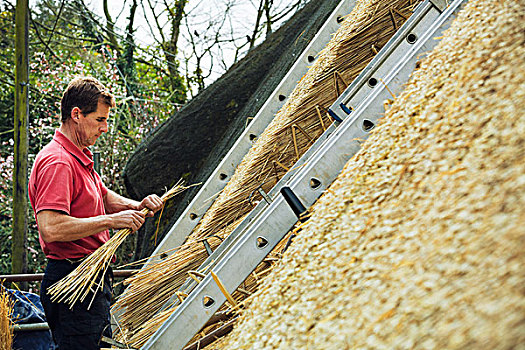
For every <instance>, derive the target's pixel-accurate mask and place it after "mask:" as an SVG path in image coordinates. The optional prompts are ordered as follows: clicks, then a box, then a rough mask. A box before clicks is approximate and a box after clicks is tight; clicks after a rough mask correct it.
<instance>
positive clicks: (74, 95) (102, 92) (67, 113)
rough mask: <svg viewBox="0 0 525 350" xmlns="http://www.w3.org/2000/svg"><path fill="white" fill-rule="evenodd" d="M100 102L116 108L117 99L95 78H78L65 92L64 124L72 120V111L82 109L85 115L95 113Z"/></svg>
mask: <svg viewBox="0 0 525 350" xmlns="http://www.w3.org/2000/svg"><path fill="white" fill-rule="evenodd" d="M98 101H100V102H102V103H104V104H106V105H108V106H110V107H115V97H114V96H113V95H112V94H111V93H110V92H109V91H108V90H107V89H106V88H105V87H104V85H102V84H101V83H100V82H99V81H98V80H97V79H95V78H93V77H76V78H75V79H73V80H72V81H71V82H70V83H69V85H68V86H67V88H66V91H64V95H62V100H61V101H60V112H61V114H62V118H61V119H62V122H65V121H66V120H68V119H69V118H71V110H72V109H73V108H74V107H78V108H80V111H81V112H82V113H83V114H89V113H93V112H95V111H96V110H97V107H98Z"/></svg>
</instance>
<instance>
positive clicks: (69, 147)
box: [53, 130, 93, 169]
mask: <svg viewBox="0 0 525 350" xmlns="http://www.w3.org/2000/svg"><path fill="white" fill-rule="evenodd" d="M53 140H55V141H56V142H58V143H59V144H60V145H61V146H62V147H64V148H65V150H66V151H68V152H69V153H71V154H72V155H73V156H74V157H75V158H76V159H78V161H79V162H80V163H82V164H83V165H84V166H85V167H87V168H89V169H92V168H93V153H91V151H90V150H89V149H87V148H84V149H83V150H80V148H78V147H77V146H76V145H75V144H74V143H73V142H72V141H71V140H70V139H68V138H67V137H66V135H64V134H62V133H61V132H60V131H58V130H55V135H54V136H53Z"/></svg>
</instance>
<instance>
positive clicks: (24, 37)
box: [11, 0, 29, 273]
mask: <svg viewBox="0 0 525 350" xmlns="http://www.w3.org/2000/svg"><path fill="white" fill-rule="evenodd" d="M28 10H29V8H28V0H17V1H16V16H15V31H16V38H15V61H16V68H15V114H14V126H15V131H14V138H15V140H14V141H15V147H14V169H13V241H12V248H11V271H12V273H26V272H27V259H26V244H27V243H26V242H27V151H28V148H29V144H28V139H27V123H28V112H29V105H28V92H29V91H28V90H29V85H28V84H29V70H28V66H29V55H28V37H29V36H28V33H29V11H28Z"/></svg>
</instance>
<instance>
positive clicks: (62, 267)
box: [40, 259, 113, 350]
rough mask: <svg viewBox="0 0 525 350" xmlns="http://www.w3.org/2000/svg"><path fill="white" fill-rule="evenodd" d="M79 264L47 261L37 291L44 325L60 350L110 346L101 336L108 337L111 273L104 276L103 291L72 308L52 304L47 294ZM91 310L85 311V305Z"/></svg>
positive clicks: (90, 295)
mask: <svg viewBox="0 0 525 350" xmlns="http://www.w3.org/2000/svg"><path fill="white" fill-rule="evenodd" d="M78 265H80V262H76V263H71V262H69V261H68V260H53V259H49V260H48V263H47V267H46V272H45V274H44V279H43V280H42V286H41V289H40V300H41V302H42V306H43V307H44V312H45V314H46V318H47V323H48V324H49V328H50V329H51V333H52V334H53V339H54V340H55V343H56V344H57V345H58V349H59V350H69V349H82V350H92V349H93V350H98V349H100V347H109V346H108V344H106V343H103V342H101V341H100V339H101V337H102V335H105V336H106V337H109V338H111V326H110V313H109V310H110V303H111V288H112V279H113V272H112V271H111V268H109V269H108V271H107V272H106V275H105V276H104V289H103V290H102V291H100V290H99V291H97V293H96V295H95V299H94V300H93V302H91V300H92V298H93V294H92V293H90V294H89V295H88V296H87V298H86V299H85V300H84V301H83V302H80V300H78V301H77V302H76V303H75V306H74V307H73V308H72V309H70V306H69V305H68V304H65V303H56V302H51V299H50V297H49V295H48V294H47V293H46V290H47V288H48V287H50V286H51V285H53V284H54V283H55V282H57V281H59V280H60V279H62V278H63V277H65V276H67V275H68V274H69V273H70V272H71V271H73V270H74V269H75V268H76V267H77V266H78ZM90 303H91V307H90V308H89V310H88V306H89V304H90Z"/></svg>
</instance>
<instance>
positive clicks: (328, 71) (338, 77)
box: [116, 0, 420, 334]
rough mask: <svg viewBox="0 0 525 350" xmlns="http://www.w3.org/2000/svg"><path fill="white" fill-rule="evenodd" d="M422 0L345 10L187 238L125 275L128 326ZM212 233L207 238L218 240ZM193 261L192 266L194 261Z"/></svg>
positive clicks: (233, 221)
mask: <svg viewBox="0 0 525 350" xmlns="http://www.w3.org/2000/svg"><path fill="white" fill-rule="evenodd" d="M419 2H420V1H413V0H394V1H385V0H362V1H358V2H357V4H356V7H355V8H354V10H353V11H352V13H351V14H350V15H348V16H346V18H345V21H344V22H343V23H342V26H341V28H340V29H339V31H338V32H337V33H336V34H335V35H334V37H333V38H332V40H331V41H330V43H329V44H328V46H327V47H326V48H325V49H324V50H323V51H322V52H321V53H320V55H319V58H318V59H317V61H316V62H315V63H314V65H313V66H312V67H311V68H310V70H309V71H308V73H307V74H306V75H305V76H304V77H303V78H302V79H301V81H300V82H299V84H298V86H297V87H296V89H295V90H294V92H293V93H292V95H291V96H290V98H289V100H288V102H287V103H286V104H285V106H284V107H283V108H282V109H281V110H280V111H279V112H278V114H277V116H276V117H275V119H274V120H273V121H272V123H271V124H270V125H269V126H268V128H267V129H266V130H265V132H264V133H263V134H262V135H261V136H260V137H259V139H258V140H257V142H256V144H255V145H254V147H252V149H251V150H250V152H249V153H248V155H247V156H246V157H245V159H244V160H243V162H242V163H241V164H240V165H239V167H238V168H237V170H236V172H235V174H234V176H233V177H232V179H231V181H230V182H229V183H228V185H227V186H226V188H225V189H224V190H223V192H222V193H221V194H220V196H219V197H218V199H217V200H216V201H215V202H214V204H213V205H212V207H211V208H210V209H209V210H208V212H207V213H206V214H205V216H204V218H203V219H202V220H201V223H200V224H199V225H198V226H197V228H196V229H195V230H194V231H193V232H192V234H191V235H190V236H189V238H188V243H187V244H185V245H184V246H182V247H181V248H180V249H179V250H178V251H177V252H175V253H174V254H172V255H170V256H168V258H166V259H164V260H162V261H160V262H159V263H158V264H157V265H153V266H148V267H147V268H145V269H143V270H141V271H140V272H139V273H138V274H137V275H135V276H134V277H132V279H130V280H128V281H129V282H130V285H129V287H128V291H127V293H125V294H123V295H122V296H121V298H120V299H119V300H118V301H117V303H116V305H117V307H118V308H120V309H121V310H124V313H123V315H122V316H121V318H120V319H121V321H123V327H124V328H126V329H127V331H129V332H130V333H131V334H133V332H135V331H136V330H137V329H138V328H140V327H142V326H143V325H144V322H146V321H147V320H148V319H150V318H152V317H153V316H154V315H155V313H156V312H158V311H159V310H160V307H161V306H162V305H163V303H164V302H165V300H166V299H165V298H166V296H171V295H173V294H174V293H175V292H176V290H177V289H178V288H179V287H180V286H181V285H182V283H183V282H184V281H185V280H186V278H187V277H188V276H187V271H188V269H197V268H198V266H199V265H200V263H202V262H203V261H204V259H205V258H206V257H207V254H206V250H205V249H204V247H203V246H202V244H200V243H196V242H198V241H199V240H200V239H203V238H206V237H210V236H212V235H217V236H219V237H221V238H222V237H225V236H226V235H228V234H229V232H231V231H232V230H233V228H234V227H235V226H236V225H237V223H239V222H240V221H241V220H239V218H242V217H243V216H244V215H246V214H247V213H248V212H249V211H251V209H252V208H253V205H252V204H251V203H250V201H249V200H248V198H249V197H250V194H251V193H255V190H256V189H257V188H258V187H259V186H261V184H263V190H264V191H266V192H268V191H270V189H271V187H272V186H274V185H275V183H276V182H277V181H278V180H279V178H280V177H281V176H282V175H283V174H284V173H286V171H287V168H291V167H293V164H294V163H295V162H296V161H297V159H298V158H299V157H300V156H301V155H302V154H303V153H304V152H305V151H306V150H307V149H308V148H309V147H310V145H311V144H312V143H313V142H314V141H315V140H316V139H317V138H318V137H319V136H320V135H321V134H322V133H323V131H324V129H325V128H326V126H327V125H328V124H329V122H330V121H329V120H328V119H327V116H326V115H325V114H326V113H324V112H321V111H324V109H326V108H327V107H329V106H330V105H331V104H332V103H333V102H334V101H335V100H336V99H337V97H338V96H339V94H340V93H342V92H343V90H344V88H345V87H346V86H347V84H349V83H350V82H352V81H353V79H355V78H356V77H357V76H358V75H359V73H360V72H361V71H362V69H364V67H366V65H367V64H368V63H369V62H370V61H371V60H372V58H373V57H374V56H375V54H376V53H377V52H378V50H380V49H381V47H382V46H384V45H385V44H386V43H387V42H388V40H389V39H390V38H391V37H392V36H393V35H394V33H395V32H396V30H397V29H399V27H400V26H401V25H402V24H403V23H404V21H405V20H406V19H407V18H408V17H409V16H410V15H411V13H412V11H413V9H414V8H415V7H416V6H417V4H418V3H419ZM218 243H220V242H218V241H217V240H215V239H212V240H210V244H211V245H212V248H213V245H214V244H218ZM190 266H191V268H190Z"/></svg>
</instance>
